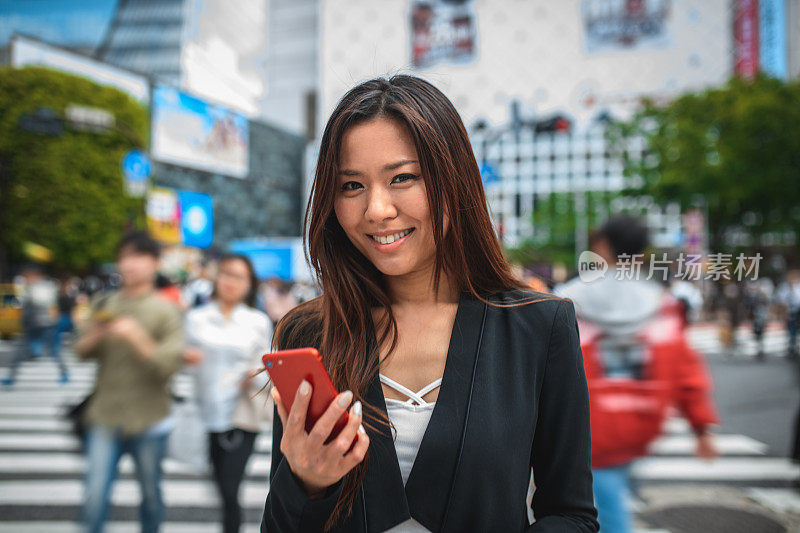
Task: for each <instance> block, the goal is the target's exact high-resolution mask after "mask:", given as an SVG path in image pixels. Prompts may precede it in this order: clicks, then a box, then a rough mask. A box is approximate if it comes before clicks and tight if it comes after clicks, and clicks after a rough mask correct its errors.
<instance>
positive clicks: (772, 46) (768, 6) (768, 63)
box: [758, 0, 789, 80]
mask: <svg viewBox="0 0 800 533" xmlns="http://www.w3.org/2000/svg"><path fill="white" fill-rule="evenodd" d="M758 41H759V42H758V55H759V60H760V61H759V62H760V63H761V71H762V72H764V73H765V74H768V75H769V76H772V77H773V78H778V79H781V80H785V79H787V78H788V77H789V69H788V65H789V61H788V58H787V56H786V54H787V50H786V49H787V47H786V5H785V0H759V2H758Z"/></svg>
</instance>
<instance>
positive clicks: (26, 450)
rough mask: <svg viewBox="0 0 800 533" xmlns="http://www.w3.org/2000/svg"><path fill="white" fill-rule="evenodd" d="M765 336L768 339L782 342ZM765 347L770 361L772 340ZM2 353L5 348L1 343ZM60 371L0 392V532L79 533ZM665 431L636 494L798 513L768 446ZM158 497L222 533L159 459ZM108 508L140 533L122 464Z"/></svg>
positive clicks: (206, 488)
mask: <svg viewBox="0 0 800 533" xmlns="http://www.w3.org/2000/svg"><path fill="white" fill-rule="evenodd" d="M768 333H771V334H772V335H773V336H774V337H775V338H777V335H778V334H782V332H777V331H772V332H768ZM713 334H714V335H715V332H713ZM768 338H769V335H768ZM692 342H693V343H694V344H695V345H696V346H698V348H700V349H702V350H703V351H706V350H708V351H710V352H711V353H714V352H713V348H714V345H713V343H714V339H713V338H711V337H709V336H708V335H705V336H704V334H703V333H702V332H700V333H697V332H694V333H693V337H692ZM770 342H771V344H770V346H772V347H774V348H775V349H774V350H773V352H774V353H777V352H778V351H779V350H780V346H779V344H778V341H776V340H772V341H770ZM704 343H705V344H704ZM5 347H6V349H8V344H7V343H5ZM709 347H710V348H709ZM717 353H719V352H717ZM768 353H770V352H769V351H768ZM68 365H69V368H70V372H71V380H70V382H69V383H68V384H66V385H59V384H58V382H57V378H58V369H57V367H56V365H55V364H54V363H53V362H52V361H50V360H46V359H45V360H42V361H31V362H28V363H26V364H25V365H23V367H22V368H21V369H20V372H19V376H18V379H17V383H16V385H15V386H14V387H13V388H12V389H10V390H0V532H38V531H41V532H45V531H46V532H56V533H60V532H75V531H78V527H77V525H76V522H75V521H76V518H77V516H78V512H79V509H80V505H81V501H82V476H83V472H84V462H83V457H82V455H81V454H80V449H79V443H78V441H77V439H76V438H75V437H73V436H72V434H71V433H70V425H69V423H68V422H67V421H66V420H65V418H64V406H65V405H67V404H70V403H75V402H78V401H80V400H81V399H82V398H83V397H84V395H85V394H87V392H88V391H89V390H90V388H91V385H92V383H93V379H94V373H95V368H94V365H93V363H90V362H78V361H74V360H70V361H69V362H68ZM0 377H1V376H0ZM175 391H176V393H177V394H179V395H188V394H189V393H190V392H191V382H190V380H189V379H188V377H187V376H182V375H180V376H178V377H177V379H176V382H175ZM664 430H665V431H664V435H663V436H662V437H661V438H659V439H658V440H657V441H656V442H654V443H653V445H652V447H651V454H650V455H649V456H648V457H646V458H643V459H641V460H639V461H637V462H636V463H635V465H634V467H633V475H634V477H635V479H636V481H637V485H638V486H647V485H669V484H675V485H681V484H720V485H733V486H737V487H742V488H743V489H744V490H746V491H749V494H751V496H752V498H753V499H755V500H757V501H760V502H762V503H763V504H764V505H766V506H772V507H776V508H777V507H780V508H784V509H790V510H792V511H793V512H796V513H800V498H798V497H797V495H796V493H792V492H791V491H787V490H786V487H787V485H788V484H789V483H790V482H791V481H793V480H795V479H797V478H798V477H800V467H798V466H797V465H794V464H792V463H790V462H789V461H788V460H786V459H784V458H780V457H773V456H771V455H770V451H769V449H768V447H767V445H765V444H763V443H761V442H759V441H757V440H755V439H753V438H750V437H748V436H746V435H734V434H730V435H727V434H723V435H718V436H717V437H716V444H717V447H718V449H719V451H720V457H719V458H718V459H716V460H714V461H712V462H706V461H703V460H700V459H696V458H694V456H693V452H694V446H695V441H694V437H693V435H692V433H691V429H690V428H689V426H688V424H687V423H686V422H685V421H683V420H681V419H679V418H671V419H670V420H669V421H668V423H667V424H666V427H665V428H664ZM270 449H271V437H270V436H269V435H268V434H262V435H260V436H259V437H258V439H257V441H256V447H255V452H254V454H253V456H252V457H251V459H250V462H249V464H248V469H247V473H246V478H245V480H244V482H243V486H242V491H241V497H240V499H241V502H242V504H243V506H244V520H245V524H244V526H243V528H242V530H243V531H244V532H247V533H249V532H255V531H258V527H259V524H260V521H261V513H262V511H263V505H264V499H265V497H266V494H267V489H268V482H267V479H268V474H269V452H270ZM163 490H164V498H165V501H166V504H167V509H168V511H167V523H166V524H165V527H164V529H163V531H165V532H167V533H184V532H186V533H188V532H190V531H191V532H198V533H205V532H215V531H219V530H220V526H219V525H218V524H219V523H220V514H219V507H220V506H219V499H218V496H217V494H216V492H215V488H214V486H213V485H212V483H211V482H210V480H209V476H208V474H207V473H202V472H197V471H196V470H195V469H193V468H192V467H190V466H188V465H185V464H183V463H179V462H176V461H174V460H170V459H167V460H166V461H165V463H164V483H163ZM112 502H113V511H112V513H111V515H110V520H109V524H108V528H107V531H110V532H112V533H114V532H120V533H127V532H129V531H130V532H132V531H138V527H139V526H138V503H139V489H138V485H137V483H136V480H135V475H134V471H133V464H132V462H131V460H130V458H128V457H124V458H123V459H122V461H121V462H120V475H119V478H118V481H117V483H116V484H115V487H114V492H113V495H112Z"/></svg>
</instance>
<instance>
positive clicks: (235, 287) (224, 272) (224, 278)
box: [217, 259, 250, 304]
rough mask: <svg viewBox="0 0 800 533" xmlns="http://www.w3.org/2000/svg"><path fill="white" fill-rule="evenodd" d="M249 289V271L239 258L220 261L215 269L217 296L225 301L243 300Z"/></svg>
mask: <svg viewBox="0 0 800 533" xmlns="http://www.w3.org/2000/svg"><path fill="white" fill-rule="evenodd" d="M249 291H250V271H249V270H248V269H247V265H246V264H245V263H244V261H242V260H240V259H229V260H227V261H224V262H222V263H220V265H219V270H218V271H217V298H219V299H220V300H221V301H223V302H226V303H232V304H236V303H239V302H243V301H244V299H245V298H246V297H247V293H248V292H249Z"/></svg>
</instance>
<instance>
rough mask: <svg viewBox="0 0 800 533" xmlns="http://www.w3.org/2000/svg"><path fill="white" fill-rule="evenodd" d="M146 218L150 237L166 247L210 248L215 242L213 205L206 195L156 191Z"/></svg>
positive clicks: (152, 192)
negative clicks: (175, 245) (172, 245)
mask: <svg viewBox="0 0 800 533" xmlns="http://www.w3.org/2000/svg"><path fill="white" fill-rule="evenodd" d="M146 215H147V229H148V231H149V232H150V235H152V236H153V238H154V239H156V240H157V241H159V242H161V243H163V244H182V245H184V246H192V247H194V248H208V247H209V246H211V244H212V242H213V240H214V203H213V201H212V199H211V196H209V195H207V194H205V193H201V192H193V191H179V190H175V189H170V188H168V187H154V188H152V189H150V190H149V191H148V193H147V207H146Z"/></svg>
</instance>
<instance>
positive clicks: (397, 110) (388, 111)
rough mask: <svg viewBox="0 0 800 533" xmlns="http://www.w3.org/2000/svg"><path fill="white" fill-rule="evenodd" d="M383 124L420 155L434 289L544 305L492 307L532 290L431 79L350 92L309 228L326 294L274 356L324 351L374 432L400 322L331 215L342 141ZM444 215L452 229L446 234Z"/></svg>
mask: <svg viewBox="0 0 800 533" xmlns="http://www.w3.org/2000/svg"><path fill="white" fill-rule="evenodd" d="M378 117H386V118H390V119H395V120H398V121H400V123H402V124H403V125H405V127H406V128H408V131H409V133H410V135H411V138H412V139H413V141H414V145H415V147H416V151H417V154H418V156H419V163H420V167H421V170H422V176H423V179H424V180H425V186H426V189H427V196H428V205H429V209H430V217H431V220H432V225H433V236H434V242H435V245H436V260H435V272H434V291H437V292H438V289H439V281H440V276H441V274H442V273H443V272H444V273H446V275H447V276H449V278H450V279H452V280H453V282H454V283H455V285H456V286H457V287H458V289H459V291H461V292H463V291H467V292H469V293H470V294H472V295H473V296H474V297H476V298H478V299H479V300H481V301H483V302H485V303H487V304H490V305H496V306H498V307H511V306H517V305H524V304H527V303H531V302H533V301H541V300H542V298H538V299H528V300H525V301H522V300H519V301H516V302H515V303H512V304H509V305H504V304H495V303H492V302H489V301H487V299H486V298H489V297H490V296H491V295H493V294H496V293H498V292H501V291H505V290H509V289H528V288H529V287H528V285H526V284H525V282H524V281H522V280H521V279H519V278H518V277H517V276H515V275H514V274H513V273H512V271H511V268H510V266H509V264H508V262H507V261H506V259H505V257H504V256H503V252H502V247H501V245H500V242H499V241H498V239H497V236H496V235H495V233H494V230H493V228H492V223H491V219H490V216H489V211H488V208H487V204H486V196H485V194H484V191H483V185H482V182H481V176H480V171H479V170H478V165H477V162H476V161H475V155H474V154H473V152H472V146H471V144H470V142H469V138H468V136H467V132H466V130H465V129H464V124H463V123H462V121H461V118H460V117H459V115H458V112H457V111H456V110H455V108H454V107H453V105H452V104H451V103H450V101H449V100H448V99H447V97H446V96H445V95H444V94H442V92H441V91H439V90H438V89H437V88H436V87H434V86H433V85H431V84H430V83H428V82H427V81H425V80H422V79H420V78H417V77H414V76H407V75H396V76H393V77H392V78H390V79H388V80H387V79H384V78H376V79H373V80H369V81H367V82H364V83H362V84H360V85H358V86H356V87H355V88H353V89H351V90H350V91H349V92H348V93H347V94H345V95H344V97H343V98H342V99H341V100H340V101H339V103H338V105H337V106H336V109H335V110H334V111H333V113H332V114H331V116H330V118H329V119H328V123H327V125H326V126H325V131H324V133H323V135H322V141H321V144H320V150H319V158H318V161H317V167H316V172H315V175H314V183H313V186H312V192H311V196H310V198H309V200H308V205H307V206H306V213H305V218H304V220H303V235H304V236H305V238H306V240H304V242H303V248H304V252H305V255H306V258H307V260H308V261H309V263H310V264H311V265H312V266H313V268H314V270H315V275H316V280H317V283H318V285H319V287H321V288H322V295H321V296H319V297H317V298H314V299H312V300H309V301H307V302H304V303H303V304H300V305H299V306H297V307H295V308H294V309H292V311H290V312H289V313H287V315H286V316H284V317H283V318H282V319H281V320H280V321H279V322H278V324H277V326H276V329H275V335H274V336H273V346H272V348H273V350H274V349H281V348H284V349H285V348H289V347H301V346H312V345H313V346H317V347H318V349H319V352H320V354H321V356H322V358H323V362H324V364H325V366H326V368H327V369H328V372H329V373H330V375H331V379H332V380H333V383H334V385H335V386H336V388H337V389H338V390H345V389H350V390H351V391H352V392H353V395H354V399H359V400H361V402H362V404H363V405H364V424H365V425H367V426H368V427H370V428H372V429H375V427H376V426H375V425H374V424H378V425H383V426H384V427H386V426H388V424H389V421H388V418H387V417H386V414H385V413H384V412H383V411H381V410H380V409H379V408H377V407H376V406H373V405H369V404H368V403H367V402H366V401H365V400H364V395H365V394H366V391H367V388H368V386H369V383H370V381H371V380H372V378H373V377H374V376H375V374H376V373H377V372H378V370H379V368H380V361H379V357H378V355H379V354H378V353H377V352H378V347H379V346H383V345H384V342H385V341H386V339H388V338H389V335H392V343H391V347H390V348H389V352H388V353H389V354H391V353H392V352H393V351H394V349H395V347H396V345H397V341H398V331H397V323H396V321H395V318H394V315H393V314H392V309H391V303H392V302H391V301H390V298H389V296H388V294H387V292H386V286H385V284H384V280H383V275H382V273H381V272H380V271H379V270H378V269H377V268H376V267H375V266H374V265H373V264H372V263H371V262H370V261H369V260H368V259H367V258H366V257H364V255H363V254H362V253H361V252H360V251H359V250H358V249H357V248H356V247H355V246H354V245H353V244H352V243H351V242H350V240H349V238H348V237H347V235H346V234H345V232H344V230H343V229H342V227H341V226H340V225H339V222H338V219H337V217H336V214H335V212H334V199H335V197H336V194H337V189H336V176H337V171H338V160H339V150H340V146H341V141H342V137H343V135H344V133H345V132H346V131H347V129H348V128H350V127H351V126H353V125H355V124H359V123H362V122H365V121H368V120H372V119H374V118H378ZM445 212H446V213H447V214H448V217H449V223H450V227H449V230H448V231H447V234H446V236H444V231H443V214H444V213H445ZM372 307H377V308H379V309H383V310H384V311H385V312H384V313H382V314H381V315H382V316H381V319H380V320H379V323H378V324H377V325H376V326H375V330H378V329H379V330H380V335H379V336H378V335H376V337H377V338H378V339H379V340H378V343H377V346H373V345H371V344H370V335H371V333H372V332H371V331H370V328H372V327H373V326H372V317H371V308H372ZM284 337H285V338H284ZM387 355H388V354H387ZM366 459H368V457H367V458H366ZM366 459H365V461H362V463H361V464H359V465H358V466H357V467H355V468H354V469H353V470H351V471H350V472H348V473H347V474H346V475H345V477H344V482H343V483H344V484H343V490H342V494H341V496H340V498H339V500H338V501H337V503H336V507H335V508H334V510H333V512H332V514H331V516H330V518H329V519H328V521H327V522H326V524H325V530H326V531H327V530H329V529H330V528H331V527H332V526H333V525H334V524H335V523H336V521H337V520H338V519H339V518H340V517H341V516H342V515H343V514H349V513H350V512H351V510H352V504H353V500H354V499H355V496H356V493H357V491H358V490H359V486H360V484H361V481H362V480H363V477H364V473H365V471H366Z"/></svg>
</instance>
